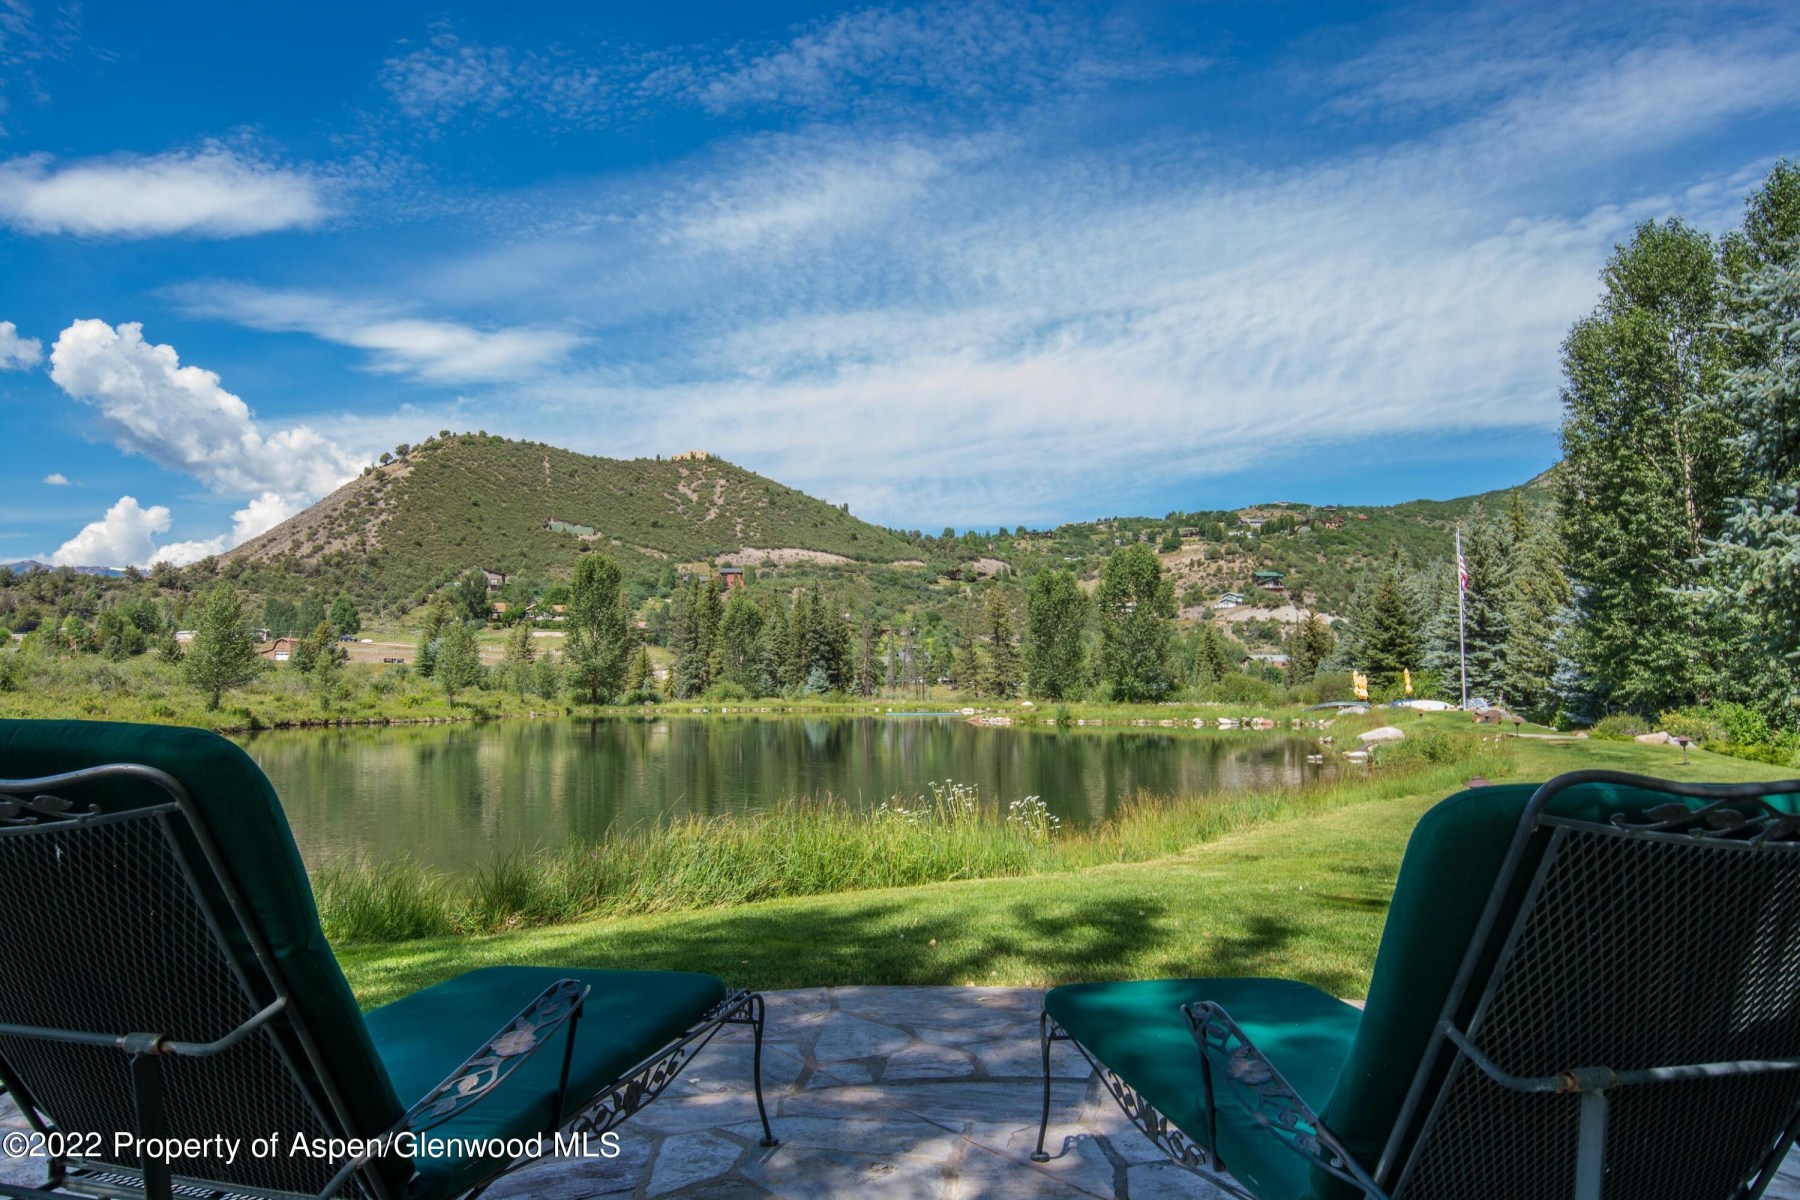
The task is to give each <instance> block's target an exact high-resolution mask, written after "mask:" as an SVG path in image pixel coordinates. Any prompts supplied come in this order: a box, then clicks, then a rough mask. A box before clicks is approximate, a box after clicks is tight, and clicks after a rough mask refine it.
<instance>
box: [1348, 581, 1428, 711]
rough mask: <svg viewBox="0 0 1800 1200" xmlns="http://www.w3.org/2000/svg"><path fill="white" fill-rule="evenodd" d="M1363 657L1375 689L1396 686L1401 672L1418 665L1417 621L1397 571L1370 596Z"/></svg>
mask: <svg viewBox="0 0 1800 1200" xmlns="http://www.w3.org/2000/svg"><path fill="white" fill-rule="evenodd" d="M1361 654H1362V664H1361V665H1362V667H1363V668H1364V670H1366V671H1367V672H1368V675H1369V683H1370V684H1371V685H1372V686H1375V687H1393V686H1394V685H1395V684H1396V683H1398V682H1399V680H1400V672H1401V671H1402V670H1404V669H1413V668H1417V667H1418V666H1419V635H1418V618H1417V615H1416V614H1415V613H1414V611H1413V606H1412V603H1411V601H1410V600H1409V599H1408V597H1407V595H1406V589H1405V587H1404V586H1403V584H1402V582H1401V578H1400V575H1399V573H1398V572H1397V571H1395V570H1389V571H1387V572H1386V573H1384V574H1383V575H1382V576H1381V578H1380V580H1379V581H1378V582H1377V583H1376V585H1375V591H1374V593H1373V594H1372V595H1371V596H1370V597H1369V616H1368V629H1367V632H1366V633H1365V634H1364V636H1363V638H1362V646H1361Z"/></svg>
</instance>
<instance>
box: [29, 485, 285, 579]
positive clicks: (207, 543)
mask: <svg viewBox="0 0 1800 1200" xmlns="http://www.w3.org/2000/svg"><path fill="white" fill-rule="evenodd" d="M298 511H299V508H297V507H296V506H295V505H294V504H293V502H292V501H289V500H287V499H285V498H283V497H281V496H277V495H276V494H275V493H273V492H265V493H264V494H262V495H261V496H258V497H256V498H255V499H254V500H252V501H250V503H249V504H247V505H245V506H244V507H243V508H240V509H238V510H237V511H236V512H234V513H232V514H231V532H229V533H221V534H219V535H218V536H217V537H210V538H202V539H199V540H195V541H186V542H165V543H163V544H162V545H158V544H157V535H158V534H163V533H167V532H168V531H169V526H170V525H172V524H173V523H174V518H173V516H172V515H171V514H170V512H169V509H168V507H167V506H166V505H162V504H153V505H151V506H150V507H149V508H144V507H142V506H140V505H139V504H138V502H137V498H136V497H134V496H121V497H119V500H118V503H116V504H114V505H113V506H112V507H111V508H109V509H107V510H106V515H105V516H103V517H101V518H100V519H99V520H98V521H91V522H89V523H88V524H87V525H85V526H83V527H82V530H81V532H80V533H78V534H76V535H75V536H74V537H72V538H70V539H69V540H68V541H66V542H64V543H63V544H62V545H61V546H59V547H58V548H57V550H56V552H55V553H54V554H52V555H51V556H50V562H51V564H52V565H53V566H58V567H64V566H67V567H148V566H151V565H153V564H155V563H159V562H166V563H170V564H172V565H173V566H177V567H185V566H187V565H188V564H189V563H195V562H199V561H200V560H201V559H203V558H206V557H208V556H210V555H214V554H223V553H224V552H225V551H227V550H229V549H231V548H232V547H233V546H238V545H241V544H243V543H244V542H247V541H249V540H250V539H251V538H253V537H255V536H257V535H258V534H260V533H266V532H268V531H269V530H271V529H273V528H274V527H275V526H277V525H279V524H281V522H283V521H285V520H287V519H288V518H289V517H291V516H293V515H294V514H295V513H296V512H298Z"/></svg>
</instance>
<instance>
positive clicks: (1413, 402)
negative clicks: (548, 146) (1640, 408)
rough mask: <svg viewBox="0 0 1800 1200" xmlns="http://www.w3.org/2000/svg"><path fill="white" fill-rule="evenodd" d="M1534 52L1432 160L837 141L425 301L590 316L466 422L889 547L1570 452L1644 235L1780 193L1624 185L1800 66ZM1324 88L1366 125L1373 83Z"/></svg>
mask: <svg viewBox="0 0 1800 1200" xmlns="http://www.w3.org/2000/svg"><path fill="white" fill-rule="evenodd" d="M1677 32H1680V31H1677ZM1520 36H1521V39H1522V40H1521V41H1520V43H1519V47H1520V48H1519V50H1518V55H1519V57H1520V59H1521V61H1519V62H1516V63H1514V64H1511V66H1510V67H1509V66H1507V65H1505V64H1502V65H1500V66H1498V67H1496V68H1495V70H1496V76H1495V78H1494V79H1493V80H1492V81H1490V82H1486V83H1483V84H1482V85H1481V86H1480V87H1477V88H1475V89H1473V90H1471V91H1470V92H1469V93H1468V94H1467V95H1466V96H1464V97H1461V98H1459V99H1458V100H1457V101H1456V103H1455V104H1454V105H1453V106H1450V107H1449V108H1445V107H1443V106H1441V105H1440V106H1439V107H1437V108H1435V109H1434V110H1433V111H1434V113H1435V115H1434V116H1433V118H1432V119H1430V120H1428V121H1425V122H1423V123H1421V124H1419V125H1418V126H1417V127H1409V128H1408V129H1407V131H1406V133H1405V135H1404V136H1400V137H1391V136H1390V137H1386V138H1383V139H1378V140H1374V141H1363V140H1358V141H1356V142H1354V143H1351V144H1348V145H1346V146H1345V147H1344V148H1343V149H1341V150H1339V151H1337V152H1335V153H1323V154H1319V155H1313V156H1309V157H1308V158H1306V159H1305V160H1304V161H1300V162H1296V163H1291V164H1285V165H1281V166H1275V167H1264V166H1258V165H1255V164H1254V163H1253V162H1252V161H1250V160H1249V159H1247V158H1246V157H1244V156H1241V155H1238V156H1229V155H1225V154H1222V153H1220V152H1218V151H1217V150H1215V149H1209V148H1206V147H1205V146H1203V145H1202V144H1197V143H1196V142H1195V141H1194V140H1192V139H1184V138H1182V137H1180V136H1178V135H1166V136H1165V135H1159V136H1158V137H1155V138H1149V137H1145V138H1140V139H1138V140H1135V141H1132V142H1129V143H1125V144H1117V143H1113V144H1108V145H1106V146H1104V147H1097V148H1084V147H1081V146H1079V145H1070V144H1069V143H1068V142H1066V141H1063V142H1058V143H1055V144H1053V145H1048V146H1047V145H1046V144H1045V143H1043V142H1042V141H1040V140H1037V139H1036V138H1035V136H1034V133H1033V131H1032V130H1031V129H1030V128H1028V127H1023V126H1020V125H1009V124H1006V123H1004V122H995V123H992V124H990V125H988V126H987V127H986V129H985V130H984V131H983V132H981V133H979V134H970V133H968V132H966V131H942V130H940V131H936V132H927V131H923V130H921V129H916V128H915V129H902V130H896V129H894V128H892V127H888V126H885V125H882V126H877V127H871V126H870V125H868V124H866V123H857V122H852V123H850V124H849V125H847V126H832V125H825V124H821V125H815V126H809V127H807V128H805V129H802V130H800V131H797V132H794V133H763V134H757V135H754V136H750V137H746V138H740V139H737V140H736V141H735V142H733V143H732V144H731V145H730V146H729V147H727V148H723V149H719V150H715V151H713V152H711V153H709V154H708V155H705V156H703V157H701V158H698V159H695V160H691V161H689V162H688V163H685V164H682V165H681V166H679V167H677V168H674V169H671V170H669V171H666V172H664V173H662V174H661V175H660V176H658V177H656V178H653V179H650V180H647V181H646V180H641V179H640V180H637V181H634V182H632V183H629V184H606V185H601V186H600V187H598V188H596V190H595V193H594V194H593V195H591V196H587V197H582V198H580V202H581V203H586V204H587V205H589V206H590V209H591V211H594V212H600V211H604V212H607V213H610V214H612V218H611V219H606V220H600V219H589V220H571V221H570V222H569V223H568V226H567V229H566V230H565V231H561V232H558V231H556V229H555V222H554V221H552V220H544V221H541V222H539V223H538V224H537V225H536V226H535V228H536V229H541V230H543V231H544V232H543V233H542V234H534V235H531V236H524V237H508V238H505V239H497V240H496V241H495V242H494V243H493V244H491V245H489V246H488V247H485V248H482V249H479V250H477V251H475V252H473V253H470V254H465V255H458V256H452V257H450V258H449V259H447V260H445V261H442V262H439V263H436V264H432V265H431V266H429V267H428V268H427V269H426V270H424V271H422V272H420V273H419V274H418V275H416V276H414V278H413V280H412V282H413V283H415V284H417V285H418V286H419V287H420V288H421V290H424V291H427V292H429V293H430V294H432V295H433V296H434V298H435V301H436V302H437V303H440V304H442V305H444V306H445V307H446V308H448V309H449V310H451V311H454V310H455V307H456V303H457V301H456V297H457V296H459V295H461V296H465V297H470V298H473V297H477V296H479V297H480V299H481V301H482V302H483V303H484V304H494V305H498V306H501V307H509V306H510V307H512V308H515V309H516V310H517V311H518V312H520V313H523V314H530V313H532V312H534V311H535V312H539V313H542V312H545V311H549V310H550V309H551V308H553V309H554V311H559V312H563V313H568V312H581V313H583V314H584V315H585V317H586V324H585V325H584V326H582V328H583V329H584V332H585V333H586V334H587V336H588V338H589V343H590V344H589V345H588V346H586V347H583V349H582V352H581V353H572V354H571V355H570V357H569V358H568V359H567V360H566V361H565V362H562V363H559V364H557V365H556V366H555V367H554V369H551V370H548V371H541V372H539V373H537V374H536V375H535V376H532V377H525V378H521V379H520V380H519V381H517V386H516V387H514V388H511V389H509V391H508V393H507V395H506V396H505V398H504V400H503V401H496V400H493V399H490V398H487V397H484V396H483V395H482V394H481V393H480V392H475V393H472V394H466V395H465V396H463V397H462V398H461V399H460V400H459V403H460V404H461V405H462V406H463V408H462V410H461V411H462V413H463V415H464V416H465V417H474V418H476V419H479V420H481V421H482V422H484V423H485V424H486V425H487V426H488V427H489V428H506V429H509V430H512V431H516V432H520V433H528V434H530V435H533V436H539V437H544V438H547V439H549V440H558V441H563V442H571V441H573V442H576V443H577V444H578V445H581V446H582V447H583V448H587V449H591V450H597V451H602V452H606V453H649V452H653V451H659V450H667V449H669V448H671V447H673V446H677V445H687V444H689V443H691V442H693V441H694V440H695V438H696V437H697V436H700V435H699V434H697V433H696V431H705V432H704V437H703V440H704V441H705V442H706V443H707V444H708V446H709V448H712V449H715V450H719V451H721V452H724V453H726V454H728V455H730V456H732V457H734V458H736V459H738V460H739V461H742V462H745V463H747V464H748V465H753V466H755V467H757V468H758V469H761V470H764V471H766V472H768V473H771V474H773V475H775V476H777V477H778V478H782V479H784V480H786V481H790V482H794V483H797V484H800V485H802V486H806V487H808V488H809V490H814V491H816V492H819V493H821V494H824V495H827V496H829V497H831V498H833V499H834V500H835V499H847V500H850V501H852V502H853V503H854V504H855V505H856V506H857V508H858V510H859V511H860V512H863V513H865V514H867V515H871V516H873V517H875V518H876V519H882V520H889V521H901V522H909V523H910V522H913V521H916V520H918V519H919V515H920V514H921V513H932V514H934V516H935V519H939V520H951V521H954V522H956V523H958V524H965V523H986V522H992V521H994V520H1007V521H1014V520H1018V519H1029V520H1040V519H1058V518H1063V517H1066V516H1068V515H1070V514H1069V510H1068V508H1067V505H1068V497H1069V496H1070V495H1084V496H1088V497H1090V498H1092V500H1093V502H1095V503H1102V504H1103V503H1106V502H1107V500H1106V497H1109V496H1119V497H1125V496H1129V495H1133V494H1138V493H1140V492H1141V491H1142V490H1143V489H1146V488H1150V487H1154V486H1157V485H1158V484H1172V483H1174V482H1176V481H1180V480H1183V479H1194V478H1198V477H1203V476H1205V475H1208V474H1217V473H1227V472H1235V471H1241V470H1244V469H1246V468H1247V467H1249V466H1252V465H1254V464H1256V463H1258V462H1263V461H1268V460H1270V459H1271V458H1274V457H1278V456H1281V455H1286V454H1293V453H1297V452H1304V451H1306V450H1307V449H1308V448H1312V447H1320V446H1343V445H1348V444H1352V443H1361V442H1371V441H1377V440H1382V439H1389V440H1391V439H1406V438H1416V437H1420V436H1431V435H1441V434H1446V433H1463V434H1466V433H1469V432H1472V431H1486V432H1489V433H1493V434H1499V435H1505V434H1507V433H1508V431H1526V430H1529V431H1543V430H1546V429H1548V428H1550V427H1552V426H1553V425H1554V422H1555V419H1556V416H1557V413H1558V411H1559V410H1558V401H1557V379H1558V364H1557V346H1558V344H1559V343H1560V341H1561V339H1562V337H1563V335H1564V333H1565V332H1566V330H1567V328H1568V326H1569V323H1570V322H1571V321H1572V320H1574V319H1575V318H1576V317H1577V316H1579V315H1581V313H1583V312H1584V311H1585V310H1586V309H1587V308H1588V307H1590V306H1591V304H1592V303H1593V297H1594V294H1595V286H1596V285H1595V279H1596V275H1597V272H1598V270H1599V268H1600V265H1601V264H1602V263H1603V261H1604V259H1605V257H1606V255H1607V253H1608V251H1609V250H1610V248H1611V246H1612V245H1613V244H1614V243H1615V242H1617V241H1619V240H1621V239H1622V238H1624V237H1626V236H1628V234H1629V232H1630V229H1631V227H1632V225H1633V224H1634V223H1636V222H1637V221H1639V220H1641V219H1643V218H1645V217H1648V216H1653V215H1657V216H1660V215H1667V214H1669V213H1672V212H1680V213H1684V214H1686V215H1688V216H1689V217H1690V218H1694V219H1699V220H1701V221H1702V222H1704V223H1709V224H1710V223H1713V222H1715V221H1716V222H1719V223H1724V222H1727V221H1729V220H1730V219H1731V218H1732V213H1733V212H1734V210H1735V208H1736V206H1737V204H1738V203H1740V201H1741V197H1742V195H1743V192H1744V191H1745V190H1746V189H1747V187H1748V186H1751V185H1753V183H1754V180H1755V178H1756V177H1757V176H1758V175H1759V174H1760V173H1761V172H1762V171H1764V170H1766V169H1767V165H1768V160H1767V159H1766V158H1760V157H1759V158H1756V159H1754V160H1752V161H1740V162H1736V163H1732V164H1730V165H1729V167H1728V168H1726V169H1724V170H1723V171H1721V172H1717V173H1709V174H1703V175H1699V176H1696V175H1693V174H1690V173H1688V172H1686V171H1683V170H1680V169H1676V170H1672V171H1665V172H1663V173H1661V174H1660V176H1658V177H1657V178H1656V181H1654V182H1646V181H1643V180H1640V181H1639V182H1635V183H1633V184H1630V185H1624V184H1621V183H1620V180H1621V178H1623V177H1624V176H1625V174H1626V172H1625V171H1624V170H1623V169H1622V168H1623V166H1624V165H1625V164H1632V165H1633V168H1634V170H1635V168H1636V165H1637V164H1639V163H1641V162H1642V161H1644V160H1643V156H1645V155H1647V154H1651V155H1654V154H1663V155H1668V154H1674V153H1677V152H1679V150H1680V148H1682V147H1684V146H1686V145H1689V144H1691V141H1692V139H1695V138H1703V137H1707V136H1711V135H1713V134H1715V133H1716V132H1717V131H1719V130H1721V129H1725V128H1729V127H1730V126H1731V124H1732V123H1733V122H1737V121H1742V120H1746V119H1750V118H1753V117H1756V116H1759V115H1763V114H1767V113H1770V112H1793V111H1796V109H1800V92H1797V91H1796V88H1795V86H1794V80H1796V79H1800V70H1796V71H1789V70H1786V69H1785V67H1786V66H1787V65H1788V64H1789V63H1790V62H1791V61H1793V58H1792V56H1793V54H1794V52H1795V46H1794V38H1793V37H1791V36H1790V37H1789V38H1787V39H1786V40H1783V39H1781V38H1779V37H1775V36H1772V35H1771V36H1767V37H1761V38H1754V39H1746V38H1744V37H1742V36H1738V35H1737V34H1735V33H1733V34H1719V35H1716V36H1715V35H1705V36H1702V35H1695V36H1688V35H1687V34H1686V33H1681V35H1680V36H1676V33H1671V32H1669V31H1668V30H1662V31H1658V30H1654V29H1653V30H1651V31H1649V32H1648V33H1646V34H1645V35H1643V36H1642V37H1639V38H1638V39H1637V40H1635V41H1633V40H1631V39H1629V38H1627V39H1624V40H1622V41H1619V42H1617V43H1616V44H1614V45H1612V46H1611V47H1610V48H1609V49H1608V50H1607V51H1606V52H1604V53H1600V54H1594V55H1586V54H1577V53H1575V52H1574V51H1571V50H1567V48H1566V47H1564V49H1562V50H1558V51H1557V53H1558V54H1560V55H1561V57H1560V58H1559V59H1558V61H1559V62H1560V63H1563V64H1564V66H1566V68H1567V69H1563V68H1558V69H1554V70H1551V69H1546V68H1543V67H1542V66H1540V65H1539V64H1538V63H1537V62H1536V61H1535V60H1532V61H1524V60H1525V59H1527V58H1528V57H1529V56H1530V55H1534V54H1537V53H1539V52H1540V51H1542V50H1543V48H1544V46H1552V47H1555V46H1560V45H1561V43H1559V42H1557V37H1559V36H1560V35H1558V34H1555V33H1554V31H1552V32H1551V33H1545V34H1542V35H1541V36H1540V42H1541V44H1537V43H1530V40H1529V39H1526V38H1524V35H1523V34H1521V35H1520ZM1380 53H1385V54H1387V55H1388V58H1387V59H1384V60H1382V61H1390V62H1392V63H1395V64H1398V63H1399V62H1400V61H1402V59H1406V61H1409V62H1410V61H1411V60H1410V59H1408V58H1407V55H1408V53H1409V52H1408V51H1407V50H1406V49H1405V47H1398V48H1394V47H1390V48H1388V50H1386V51H1382V52H1380ZM1380 53H1378V54H1377V55H1376V57H1375V58H1372V59H1371V61H1375V60H1376V59H1379V58H1380ZM830 57H831V56H829V55H826V56H824V58H825V59H829V58H830ZM1412 65H1413V67H1414V68H1415V69H1416V70H1419V71H1426V70H1429V69H1431V68H1430V64H1429V63H1413V64H1412ZM821 69H822V70H823V68H821ZM834 69H835V68H834ZM783 70H784V71H785V70H786V68H783ZM1395 70H1398V67H1397V66H1396V67H1395ZM780 74H781V73H780V72H777V73H776V75H777V76H779V75H780ZM826 74H827V75H829V74H830V72H828V71H827V72H826ZM782 86H786V85H785V84H770V87H771V88H774V89H775V90H776V91H778V90H779V87H782ZM1313 86H1314V88H1315V91H1316V94H1317V96H1318V99H1319V104H1320V110H1321V111H1322V112H1325V113H1326V114H1327V119H1341V118H1342V116H1343V113H1342V112H1341V111H1340V112H1338V113H1337V116H1336V117H1335V118H1332V117H1331V115H1330V114H1331V112H1332V111H1333V110H1331V109H1330V106H1331V105H1332V104H1333V103H1335V101H1336V100H1337V99H1339V98H1341V97H1343V96H1344V95H1345V94H1346V88H1347V87H1348V86H1349V85H1348V84H1347V82H1346V77H1344V76H1343V75H1342V74H1338V73H1333V74H1329V75H1328V76H1326V77H1325V78H1322V79H1317V80H1315V81H1314V84H1313ZM1659 90H1660V93H1661V95H1662V96H1663V98H1664V100H1663V101H1662V102H1660V106H1659V101H1658V100H1657V95H1658V92H1659ZM770 94H775V93H774V92H771V93H770ZM1670 97H1673V98H1675V99H1673V100H1671V99H1669V98H1670ZM1383 103H1384V104H1387V103H1393V104H1399V103H1400V101H1399V100H1398V99H1392V100H1384V101H1383ZM1409 103H1414V104H1419V103H1423V101H1419V100H1414V101H1409ZM1434 103H1435V102H1434ZM1662 109H1667V110H1668V111H1660V110H1662ZM1677 109H1678V110H1679V111H1675V110H1677ZM1446 113H1448V114H1449V115H1446ZM1416 118H1417V112H1416V111H1414V112H1413V113H1412V114H1411V115H1410V116H1408V117H1407V120H1408V121H1412V120H1415V119H1416ZM1381 119H1382V120H1391V119H1395V117H1394V115H1393V114H1390V113H1386V112H1384V114H1383V115H1382V116H1381ZM1546 148H1549V149H1548V150H1547V149H1546ZM1547 154H1548V155H1550V157H1551V160H1552V161H1550V162H1546V161H1544V160H1545V156H1546V155H1547ZM545 202H546V204H548V205H549V206H551V207H552V208H553V209H555V210H556V211H560V212H563V213H567V212H569V211H570V209H571V208H574V207H578V206H579V205H578V204H577V203H576V202H574V201H572V200H571V197H570V195H569V193H568V192H566V191H559V192H557V193H555V194H554V195H548V196H546V197H545ZM646 331H654V332H653V334H651V335H650V336H646ZM521 401H524V403H521ZM599 429H604V431H605V434H604V440H602V439H601V437H600V436H599V435H597V434H591V433H589V432H587V431H591V430H599ZM921 475H924V476H926V478H921ZM1124 502H1126V503H1129V500H1126V501H1124Z"/></svg>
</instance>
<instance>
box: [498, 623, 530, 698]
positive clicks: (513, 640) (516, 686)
mask: <svg viewBox="0 0 1800 1200" xmlns="http://www.w3.org/2000/svg"><path fill="white" fill-rule="evenodd" d="M536 659H537V652H536V650H535V649H533V647H532V642H531V624H530V622H528V621H520V622H519V623H518V624H517V625H514V626H513V627H512V632H511V633H508V634H507V635H506V654H505V655H504V657H502V658H501V660H500V676H501V678H502V679H504V680H505V681H506V685H507V686H508V687H510V688H512V689H513V690H514V691H516V692H518V694H519V699H521V700H523V699H524V698H525V694H526V693H527V692H529V691H530V690H531V684H532V679H533V677H534V675H535V672H534V671H533V669H532V668H533V665H534V663H535V662H536Z"/></svg>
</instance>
